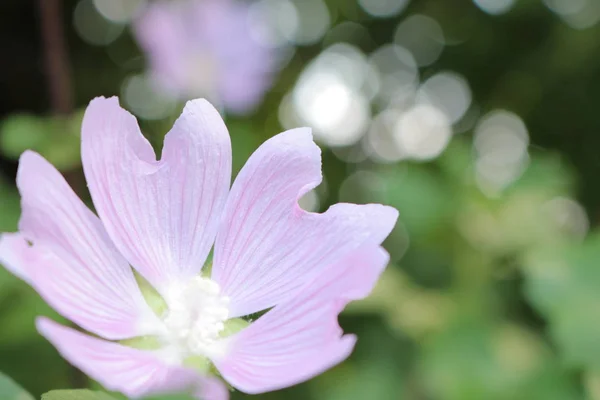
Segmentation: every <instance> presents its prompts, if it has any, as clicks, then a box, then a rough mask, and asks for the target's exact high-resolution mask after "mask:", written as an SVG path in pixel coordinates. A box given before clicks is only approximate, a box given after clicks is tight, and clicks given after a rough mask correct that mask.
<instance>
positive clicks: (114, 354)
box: [36, 317, 199, 397]
mask: <svg viewBox="0 0 600 400" xmlns="http://www.w3.org/2000/svg"><path fill="white" fill-rule="evenodd" d="M36 324H37V328H38V331H39V332H40V334H41V335H42V336H44V337H45V338H46V339H47V340H48V341H50V343H52V345H54V347H56V349H57V350H58V352H59V353H60V354H61V355H62V356H63V357H64V358H65V359H66V360H67V361H69V362H70V363H71V364H73V365H74V366H76V367H77V368H79V369H80V370H81V371H83V372H85V373H86V374H87V375H89V376H90V377H91V378H93V379H95V380H96V381H98V382H100V383H101V384H102V385H103V386H104V387H106V388H107V389H109V390H115V391H119V392H122V393H124V394H125V395H126V396H127V397H141V396H146V395H151V394H161V393H170V392H179V391H185V390H188V389H191V388H192V387H193V386H194V385H196V384H197V383H198V380H199V376H198V375H197V374H196V373H195V372H194V371H193V370H189V369H186V368H182V367H179V366H173V365H169V363H168V362H167V361H165V359H164V357H162V356H163V355H162V354H161V353H160V352H157V351H145V350H138V349H134V348H131V347H127V346H123V345H121V344H118V343H114V342H108V341H105V340H102V339H97V338H94V337H92V336H89V335H86V334H84V333H81V332H78V331H76V330H74V329H71V328H67V327H65V326H62V325H60V324H58V323H56V322H54V321H51V320H49V319H47V318H43V317H42V318H38V320H37V321H36Z"/></svg>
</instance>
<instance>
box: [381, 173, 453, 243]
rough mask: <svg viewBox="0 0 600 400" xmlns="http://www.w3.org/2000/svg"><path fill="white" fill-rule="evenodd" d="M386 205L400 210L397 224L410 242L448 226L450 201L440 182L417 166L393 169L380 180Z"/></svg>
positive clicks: (448, 192)
mask: <svg viewBox="0 0 600 400" xmlns="http://www.w3.org/2000/svg"><path fill="white" fill-rule="evenodd" d="M383 181H384V182H385V185H386V191H387V201H386V203H388V204H389V205H392V206H394V207H396V208H397V209H398V210H400V220H401V221H402V222H403V223H404V225H405V226H406V229H407V231H408V233H409V236H410V237H411V238H414V237H420V236H424V235H427V234H429V233H431V232H432V231H433V230H434V229H436V228H439V227H441V226H444V224H445V223H446V224H447V223H448V222H450V218H451V211H452V209H453V204H452V201H453V198H452V196H451V193H450V191H449V190H448V188H447V187H446V186H445V184H444V182H442V181H440V179H439V178H438V177H437V176H436V175H435V174H433V173H432V172H431V171H429V170H427V169H426V168H425V167H423V166H421V165H410V166H408V167H407V169H406V170H405V171H399V170H397V169H394V170H392V171H389V172H388V173H387V174H386V175H384V176H383Z"/></svg>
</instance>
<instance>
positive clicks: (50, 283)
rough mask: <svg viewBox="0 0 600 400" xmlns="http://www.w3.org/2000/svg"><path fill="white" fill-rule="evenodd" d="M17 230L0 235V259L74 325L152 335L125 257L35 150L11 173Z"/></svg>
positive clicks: (113, 334)
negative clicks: (18, 212) (16, 195)
mask: <svg viewBox="0 0 600 400" xmlns="http://www.w3.org/2000/svg"><path fill="white" fill-rule="evenodd" d="M17 186H18V187H19V191H20V192H21V196H22V199H21V207H22V214H21V220H20V221H19V229H20V232H19V233H13V234H3V235H2V237H1V238H0V260H2V262H3V263H5V264H6V266H7V267H8V268H9V270H11V271H12V272H14V273H15V274H16V275H17V276H19V277H21V278H23V279H24V280H25V281H27V282H28V283H29V284H30V285H32V286H33V287H34V288H35V289H36V290H37V291H38V292H39V293H40V294H41V295H42V297H44V299H45V300H46V301H48V303H50V304H51V305H52V306H53V307H54V308H56V310H57V311H58V312H60V313H61V314H62V315H64V316H65V317H66V318H69V319H71V320H72V321H73V322H75V323H77V324H78V325H80V326H81V327H83V328H85V329H87V330H89V331H91V332H94V333H96V334H98V335H100V336H103V337H105V338H109V339H123V338H127V337H133V336H138V335H144V334H150V333H155V331H154V330H153V329H154V328H156V327H159V326H160V325H159V323H158V320H157V317H156V315H154V313H153V312H152V310H151V309H150V308H149V307H148V305H147V304H146V302H145V301H144V299H143V297H142V294H141V292H140V290H139V287H138V285H137V282H136V280H135V277H134V275H133V272H132V270H131V268H130V267H129V265H128V263H127V261H125V259H123V257H122V256H121V255H120V254H119V252H118V251H117V250H116V249H115V247H114V245H113V244H112V242H111V241H110V239H109V238H108V235H107V234H106V231H105V230H104V228H103V226H102V223H101V222H100V220H99V219H98V217H96V216H95V215H94V214H93V213H92V212H91V211H90V210H89V209H88V208H87V207H86V206H85V205H84V204H83V202H82V201H81V200H80V199H79V198H78V197H77V196H76V195H75V193H73V191H72V190H71V188H70V187H69V185H68V184H67V182H66V181H65V180H64V178H63V177H62V176H61V175H60V173H59V172H58V171H57V170H56V169H55V168H54V167H53V166H52V165H51V164H50V163H48V162H47V161H46V160H45V159H44V158H42V157H41V156H40V155H38V154H36V153H34V152H31V151H27V152H25V153H23V155H22V156H21V159H20V163H19V170H18V173H17Z"/></svg>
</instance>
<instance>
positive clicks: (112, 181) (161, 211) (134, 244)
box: [82, 97, 231, 294]
mask: <svg viewBox="0 0 600 400" xmlns="http://www.w3.org/2000/svg"><path fill="white" fill-rule="evenodd" d="M82 135H83V142H82V157H83V166H84V170H85V174H86V177H87V180H88V184H89V187H90V192H91V194H92V198H93V200H94V205H95V206H96V209H97V210H98V214H99V215H100V218H101V219H102V221H103V222H104V225H105V226H106V230H107V231H108V233H109V235H110V237H111V238H112V239H113V241H114V243H115V244H116V246H117V248H118V249H119V250H120V251H121V253H123V255H124V256H125V258H127V260H129V262H130V263H131V264H132V265H133V267H134V268H135V269H137V270H138V271H139V272H140V273H141V274H142V275H143V276H144V277H145V278H146V279H147V280H148V281H150V283H152V284H153V285H154V286H155V287H156V288H157V289H158V290H159V291H160V292H161V293H163V294H164V292H165V291H166V287H168V286H169V284H170V283H173V282H174V281H178V280H181V279H185V278H189V277H190V276H193V275H195V274H197V273H198V272H199V271H200V269H201V268H202V265H203V263H204V261H205V260H206V257H207V255H208V253H209V251H210V249H211V247H212V244H213V241H214V237H215V235H216V231H217V224H218V220H219V218H220V214H221V210H222V208H223V205H224V204H225V200H226V196H227V191H228V190H229V183H230V179H231V144H230V141H229V134H228V132H227V128H226V127H225V124H224V123H223V120H222V119H221V117H220V116H219V113H218V112H217V111H216V110H215V109H214V107H212V106H211V105H210V104H209V103H208V102H207V101H205V100H194V101H190V102H188V103H187V105H186V106H185V108H184V110H183V113H182V114H181V116H180V117H179V119H177V121H176V122H175V125H174V126H173V128H172V129H171V131H170V132H169V133H168V134H167V135H166V137H165V141H164V147H163V150H162V159H161V160H160V161H156V159H155V154H154V152H153V150H152V147H151V146H150V144H149V143H148V141H147V140H146V139H145V138H144V137H143V136H142V134H141V133H140V130H139V127H138V125H137V122H136V120H135V118H134V117H133V116H132V115H131V114H129V113H128V112H127V111H125V110H123V109H122V108H121V107H120V106H119V102H118V100H117V98H114V97H113V98H110V99H104V98H98V99H95V100H93V101H92V102H91V103H90V105H89V107H88V109H87V111H86V113H85V117H84V120H83V128H82Z"/></svg>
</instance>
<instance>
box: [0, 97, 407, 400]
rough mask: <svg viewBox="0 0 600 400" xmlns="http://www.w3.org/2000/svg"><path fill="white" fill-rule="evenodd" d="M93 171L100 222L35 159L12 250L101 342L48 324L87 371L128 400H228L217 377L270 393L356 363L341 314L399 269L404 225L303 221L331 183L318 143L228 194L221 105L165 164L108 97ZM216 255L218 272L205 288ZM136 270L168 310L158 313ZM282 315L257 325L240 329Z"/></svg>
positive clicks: (253, 161) (98, 112)
mask: <svg viewBox="0 0 600 400" xmlns="http://www.w3.org/2000/svg"><path fill="white" fill-rule="evenodd" d="M82 158H83V166H84V171H85V175H86V178H87V182H88V186H89V189H90V193H91V196H92V199H93V202H94V205H95V208H96V210H97V212H98V215H99V217H100V218H98V217H96V215H95V214H94V213H92V212H91V211H90V210H89V209H88V208H87V207H86V206H85V205H84V204H83V202H81V200H80V199H79V198H78V197H77V196H76V195H75V193H74V192H73V191H72V190H71V188H70V187H69V185H68V184H67V183H66V182H65V180H64V179H63V177H62V176H61V175H60V173H59V172H58V171H57V170H56V169H54V168H53V167H52V165H50V164H49V163H48V162H47V161H46V160H44V159H43V158H42V157H41V156H39V155H38V154H36V153H34V152H31V151H27V152H25V153H24V154H23V155H22V157H21V160H20V164H19V171H18V176H17V185H18V187H19V190H20V192H21V196H22V216H21V220H20V223H19V232H18V233H5V234H3V235H2V238H1V239H0V259H1V261H2V262H3V263H4V264H5V265H6V267H7V268H9V269H10V270H11V271H12V272H13V273H14V274H16V275H18V276H19V277H21V278H22V279H24V280H25V281H27V282H28V283H29V284H30V285H31V286H32V287H33V288H34V289H35V290H37V292H38V293H39V294H40V295H41V296H42V297H43V298H44V299H45V300H46V301H48V303H50V304H51V305H52V306H53V307H54V308H55V309H56V310H57V311H58V312H59V313H61V314H62V315H63V316H65V317H66V318H68V319H70V320H71V321H73V322H74V323H75V324H77V325H79V326H80V327H81V328H82V329H84V330H86V331H88V332H90V333H92V334H94V335H95V336H90V335H88V334H85V333H81V332H79V331H77V330H74V329H71V328H67V327H65V326H62V325H60V324H57V323H55V322H53V321H51V320H49V319H47V318H44V317H40V318H39V319H38V321H37V327H38V330H39V331H40V333H41V334H42V335H43V336H44V337H46V338H47V339H48V340H49V341H50V342H52V344H53V345H54V346H56V348H57V349H58V351H59V352H60V353H61V354H62V355H63V356H64V357H65V358H66V359H67V360H68V361H69V362H71V363H72V364H73V365H75V366H76V367H78V368H79V369H81V370H82V371H84V372H85V373H87V374H88V375H89V376H91V377H92V378H94V379H96V380H97V381H99V382H100V383H102V384H103V385H104V386H105V387H107V388H108V389H111V390H116V391H121V392H123V393H125V394H126V395H127V396H129V397H139V396H144V395H148V394H155V393H162V392H173V391H180V390H194V391H196V393H197V395H198V397H200V398H206V399H210V400H213V399H225V398H227V396H228V390H227V387H226V386H225V385H224V384H223V383H222V381H221V380H220V379H219V378H218V377H217V376H216V375H215V374H214V372H213V371H215V369H216V370H217V371H218V372H219V374H220V376H221V377H222V378H224V379H225V380H226V381H227V382H228V383H229V384H230V385H231V386H233V387H234V388H237V389H239V390H241V391H244V392H247V393H262V392H266V391H271V390H276V389H279V388H283V387H286V386H290V385H294V384H297V383H299V382H302V381H305V380H307V379H310V378H311V377H313V376H315V375H317V374H319V373H321V372H323V371H325V370H326V369H328V368H330V367H332V366H333V365H335V364H337V363H339V362H340V361H342V360H344V359H345V358H346V357H348V355H349V354H350V353H351V351H352V348H353V346H354V343H355V341H356V338H355V337H354V336H353V335H343V333H342V331H341V329H340V327H339V326H338V323H337V315H338V314H339V312H340V311H341V310H342V309H343V308H344V306H345V305H346V304H347V303H348V302H349V301H351V300H354V299H359V298H362V297H364V296H366V295H367V294H368V293H369V291H370V290H371V288H372V287H373V285H374V284H375V282H376V280H377V279H378V276H379V274H380V273H381V271H382V270H383V268H384V267H385V265H386V263H387V261H388V256H387V254H386V252H385V251H384V250H383V249H382V248H381V246H380V244H381V242H382V241H383V239H384V238H385V237H386V236H387V235H388V234H389V233H390V231H391V229H392V227H393V226H394V224H395V221H396V218H397V211H396V210H394V209H393V208H390V207H386V206H382V205H377V204H368V205H354V204H337V205H334V206H332V207H331V208H330V209H329V210H327V211H326V212H325V213H323V214H316V213H310V212H306V211H304V210H302V209H301V208H300V207H299V206H298V204H297V200H298V198H299V197H300V196H301V195H302V194H304V193H306V192H307V191H308V190H310V189H312V188H314V187H315V186H317V185H318V184H319V182H320V181H321V159H320V151H319V148H318V147H317V146H316V145H315V143H314V142H313V140H312V136H311V133H310V130H309V129H307V128H300V129H293V130H290V131H287V132H284V133H282V134H280V135H277V136H275V137H273V138H271V139H269V140H267V141H266V142H265V143H264V144H263V145H262V146H261V147H260V148H258V150H256V152H255V153H254V154H253V155H252V156H251V157H250V159H249V160H248V162H247V164H246V165H245V167H244V168H243V169H242V171H241V172H240V173H239V175H238V176H237V178H236V180H235V182H234V184H233V186H232V187H231V189H230V188H229V186H230V185H229V184H230V178H231V147H230V141H229V134H228V132H227V128H226V127H225V125H224V123H223V120H222V119H221V117H220V116H219V114H218V113H217V111H216V110H215V109H214V108H213V107H212V106H211V105H210V104H209V103H208V102H207V101H205V100H193V101H190V102H188V103H187V105H186V107H185V109H184V110H183V113H182V115H181V116H180V117H179V119H178V120H177V121H176V122H175V125H174V126H173V128H172V129H171V131H170V132H169V133H168V134H167V136H166V137H165V142H164V147H163V150H162V158H161V160H160V161H156V158H155V154H154V152H153V150H152V148H151V147H150V144H149V143H148V141H146V139H145V138H144V137H143V136H142V134H141V133H140V130H139V127H138V125H137V123H136V120H135V118H134V117H133V116H132V115H131V114H129V113H128V112H127V111H125V110H123V109H122V108H121V107H120V106H119V102H118V99H117V98H110V99H105V98H98V99H95V100H93V101H92V102H91V103H90V105H89V107H88V109H87V111H86V113H85V117H84V121H83V126H82ZM213 243H214V257H213V261H212V268H211V269H210V272H209V271H203V273H202V274H201V268H202V266H203V265H204V263H205V261H206V259H207V256H208V255H209V251H210V250H211V248H213ZM130 266H132V267H133V269H134V270H135V271H136V272H137V273H138V274H139V275H141V276H143V278H145V280H146V281H147V282H146V283H145V284H143V285H142V286H141V287H142V288H144V287H146V288H147V287H148V282H149V284H150V285H151V286H152V287H153V288H155V289H156V292H157V293H159V294H160V297H158V295H156V294H155V298H154V299H155V300H156V299H157V298H158V299H160V298H162V300H161V301H163V302H164V307H157V305H156V304H153V305H152V307H151V305H150V303H151V302H150V303H149V302H147V300H148V299H149V298H151V297H148V296H149V295H148V294H147V293H146V292H147V290H144V291H142V289H141V287H140V285H138V282H137V280H136V276H135V275H134V273H133V272H132V268H130ZM140 281H141V282H144V281H142V280H141V279H140ZM268 309H270V310H269V311H268V312H266V313H265V314H264V315H262V316H260V317H259V318H258V319H257V320H255V321H254V322H251V323H250V322H247V321H246V320H243V319H241V318H240V317H243V316H247V315H250V314H254V313H257V312H260V311H264V310H268ZM136 338H137V339H136ZM140 338H143V339H140ZM144 343H145V344H146V345H143V344H144ZM148 343H152V345H150V346H148V345H147V344H148ZM211 372H213V373H212V374H211Z"/></svg>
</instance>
